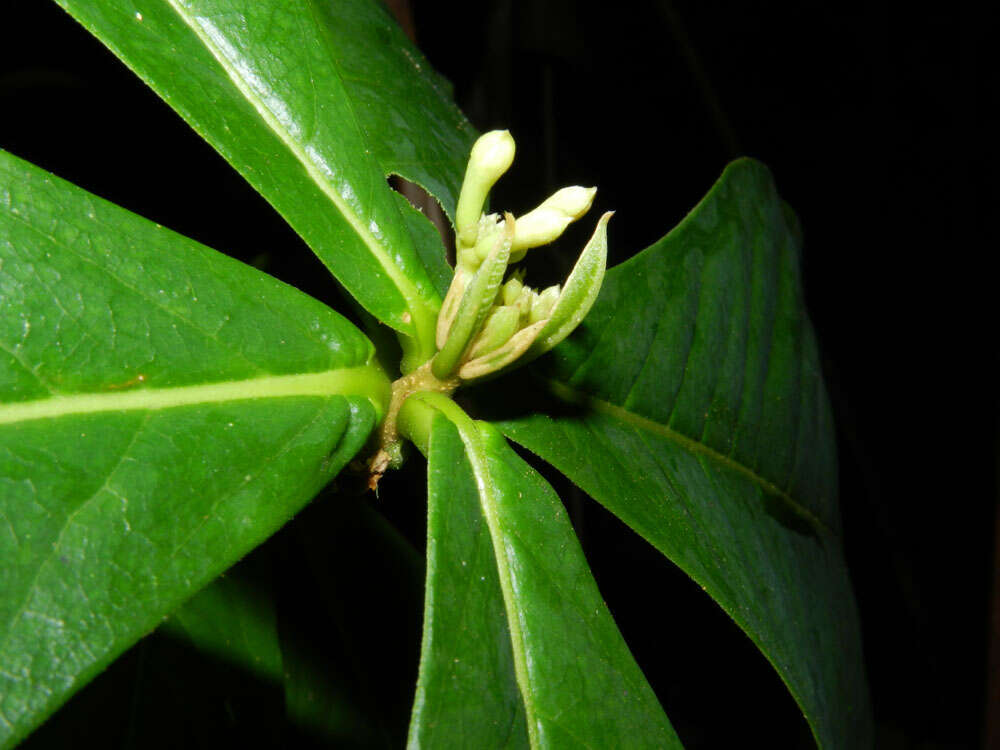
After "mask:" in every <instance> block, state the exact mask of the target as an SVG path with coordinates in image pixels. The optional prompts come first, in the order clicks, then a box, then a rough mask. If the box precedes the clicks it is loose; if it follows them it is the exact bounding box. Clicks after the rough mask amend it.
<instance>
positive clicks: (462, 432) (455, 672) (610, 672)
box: [400, 394, 680, 748]
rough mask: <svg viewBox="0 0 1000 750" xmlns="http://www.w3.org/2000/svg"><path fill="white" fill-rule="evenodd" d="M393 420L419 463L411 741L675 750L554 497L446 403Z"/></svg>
mask: <svg viewBox="0 0 1000 750" xmlns="http://www.w3.org/2000/svg"><path fill="white" fill-rule="evenodd" d="M439 409H440V410H441V411H438V410H439ZM400 420H401V425H402V426H403V429H404V431H408V434H410V435H411V436H414V438H415V439H416V440H417V442H418V443H419V444H421V449H422V450H424V451H425V452H426V453H427V454H428V491H429V517H428V533H427V538H428V542H427V547H428V549H427V586H426V600H425V604H424V608H425V609H424V638H423V646H422V654H421V661H420V677H419V680H418V682H417V695H416V699H415V701H414V707H413V718H412V723H411V725H410V741H409V744H410V746H411V747H447V748H450V747H479V748H492V747H528V746H531V747H594V748H598V747H601V748H603V747H609V748H610V747H630V748H638V747H656V748H664V747H679V746H680V743H679V742H678V740H677V738H676V736H675V735H674V732H673V728H672V727H671V726H670V722H669V721H668V720H667V717H666V715H665V714H664V713H663V709H662V708H660V705H659V703H658V702H657V700H656V696H655V695H654V694H653V691H652V689H651V688H650V687H649V685H648V684H647V682H646V680H645V678H644V677H643V675H642V672H641V671H640V670H639V667H638V666H637V665H636V663H635V661H634V659H633V658H632V655H631V653H630V652H629V650H628V647H627V646H626V645H625V642H624V641H623V640H622V637H621V634H620V633H619V631H618V628H617V627H616V626H615V623H614V621H613V620H612V618H611V615H610V613H609V612H608V610H607V607H606V606H605V604H604V602H603V600H602V599H601V595H600V592H599V591H598V590H597V585H596V583H595V582H594V579H593V578H592V577H591V574H590V570H589V568H588V567H587V563H586V560H585V559H584V557H583V552H582V550H581V549H580V545H579V542H578V541H577V539H576V535H575V534H574V532H573V528H572V526H571V525H570V523H569V518H568V516H567V515H566V512H565V510H564V508H563V506H562V504H561V503H560V502H559V498H558V497H556V495H555V493H554V492H553V491H552V488H551V487H549V485H548V484H547V483H546V482H545V480H543V479H542V478H541V477H540V476H539V475H538V474H537V473H536V472H535V471H534V470H533V469H531V467H529V466H528V465H527V464H526V463H524V461H523V460H521V459H520V458H519V457H518V456H517V454H515V453H514V452H513V451H512V450H511V449H510V447H509V446H508V445H507V443H506V441H505V440H504V438H503V437H502V436H501V435H500V433H499V432H498V431H497V430H496V429H494V428H493V427H491V426H490V425H487V424H485V423H482V422H473V421H472V420H471V419H469V418H468V417H467V416H466V415H465V414H464V413H463V412H462V411H461V410H460V409H459V408H458V407H457V406H456V405H455V404H454V403H453V402H451V401H449V400H447V399H445V398H444V397H441V396H437V395H436V394H431V395H428V394H421V395H418V396H413V397H411V398H410V399H409V400H408V401H407V402H406V403H405V404H404V406H403V411H402V412H401V414H400Z"/></svg>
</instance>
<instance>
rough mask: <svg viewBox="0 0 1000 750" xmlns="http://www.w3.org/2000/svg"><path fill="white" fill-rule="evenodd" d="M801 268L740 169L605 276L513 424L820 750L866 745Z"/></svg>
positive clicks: (765, 190) (793, 229)
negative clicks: (684, 589) (651, 551)
mask: <svg viewBox="0 0 1000 750" xmlns="http://www.w3.org/2000/svg"><path fill="white" fill-rule="evenodd" d="M798 263H799V236H798V228H797V225H796V224H795V220H794V217H793V216H792V215H791V213H790V212H789V211H788V210H787V208H786V206H785V205H784V204H783V203H782V201H781V200H780V198H779V197H778V195H777V193H776V191H775V188H774V185H773V182H772V180H771V176H770V174H769V172H768V171H767V169H766V168H765V167H763V166H762V165H760V164H758V163H756V162H753V161H751V160H742V161H738V162H735V163H733V164H732V165H730V166H729V167H728V168H727V169H726V171H725V173H724V174H723V176H722V178H721V179H720V180H719V182H718V183H717V184H716V185H715V186H714V187H713V188H712V190H711V192H710V193H709V194H708V196H707V197H706V198H705V199H704V200H703V201H702V202H701V203H700V204H699V205H698V206H697V207H696V208H695V209H694V210H693V211H692V212H691V213H690V214H689V215H688V216H687V218H685V219H684V221H683V222H682V223H681V224H680V225H679V226H678V227H677V228H676V229H674V230H673V231H672V232H671V233H670V234H668V235H667V236H666V237H665V238H664V239H662V240H661V241H660V242H658V243H656V244H655V245H654V246H652V247H651V248H649V249H647V250H646V251H644V252H643V253H641V254H639V255H638V256H636V257H635V258H633V259H632V260H630V261H628V262H626V263H624V264H622V265H620V266H618V267H616V268H614V269H612V270H611V271H609V272H608V274H607V278H606V280H605V283H604V288H603V290H602V292H601V295H600V297H599V298H598V301H597V303H596V304H595V306H594V308H593V310H592V311H591V314H590V316H589V317H588V318H587V320H586V321H585V322H584V324H583V325H582V326H581V327H580V328H579V329H578V332H577V333H576V334H575V335H574V336H572V337H570V338H569V339H568V340H567V341H566V342H565V343H564V344H563V345H562V346H560V347H558V348H556V349H555V350H554V352H553V354H552V355H551V356H550V357H549V360H548V363H547V364H548V370H547V371H546V380H545V383H546V386H547V389H548V393H549V395H550V402H549V405H548V407H543V411H547V412H548V413H538V414H532V415H527V416H523V417H520V418H516V419H511V420H508V421H505V422H503V423H502V424H501V427H502V429H503V430H504V431H505V432H506V433H507V434H508V435H509V436H511V437H513V438H514V439H515V440H517V441H518V442H520V443H521V444H522V445H524V446H526V447H527V448H529V449H530V450H532V451H534V452H535V453H537V454H538V455H540V456H542V457H543V458H545V459H546V460H547V461H549V462H551V463H552V464H553V465H555V466H556V467H558V468H559V469H560V470H561V471H563V472H564V473H565V474H566V475H567V476H569V477H570V478H571V479H572V480H573V481H574V482H575V483H577V484H578V485H579V486H580V487H581V488H583V489H584V490H586V491H587V492H588V493H589V494H590V495H591V496H592V497H594V498H595V499H596V500H598V501H599V502H601V503H602V504H603V505H605V506H606V507H607V508H608V509H609V510H611V511H612V512H614V513H615V514H616V515H618V516H619V517H620V518H621V519H622V520H623V521H625V522H626V523H627V524H628V525H629V526H631V527H632V528H633V529H635V530H636V531H637V532H639V533H640V534H641V535H642V536H643V537H645V538H646V539H647V540H649V541H650V542H651V543H652V544H653V545H655V546H656V547H657V548H658V549H659V550H660V551H662V552H663V554H665V555H666V556H667V557H669V558H670V559H671V560H673V561H674V562H675V563H676V564H677V565H679V566H680V567H681V568H682V569H683V570H684V571H686V572H687V573H688V574H689V575H690V576H691V577H692V578H693V579H694V580H695V581H697V582H698V583H699V584H700V585H701V586H702V587H704V588H705V590H706V591H707V592H708V593H709V595H711V596H712V597H713V598H714V599H715V600H716V601H717V602H718V603H719V604H720V605H721V606H722V608H723V609H724V610H725V611H726V612H728V613H729V614H730V615H731V616H732V617H733V619H734V620H735V621H736V622H737V623H738V624H739V625H740V627H742V628H743V629H744V630H745V631H746V632H747V634H748V635H749V636H750V637H751V638H752V639H753V640H754V642H755V643H756V644H757V645H758V646H759V647H760V649H761V651H762V652H763V653H764V655H765V656H766V657H767V658H768V659H769V660H770V661H771V662H772V664H773V665H774V666H775V668H776V669H777V671H778V673H779V674H780V675H781V677H782V679H783V680H784V681H785V683H786V684H787V685H788V687H789V689H790V691H791V692H792V694H793V695H794V696H795V698H796V700H797V701H798V703H799V705H800V706H801V708H802V710H803V712H804V713H805V716H806V718H807V719H808V721H809V723H810V725H811V727H812V730H813V732H814V734H815V737H816V739H817V741H818V742H819V743H820V745H821V746H822V747H829V748H849V749H853V748H862V747H867V746H868V745H870V743H871V724H870V709H869V705H868V696H867V689H866V684H865V676H864V667H863V662H862V653H861V643H860V635H859V628H858V620H857V613H856V609H855V604H854V599H853V596H852V593H851V586H850V581H849V579H848V575H847V570H846V568H845V565H844V557H843V551H842V548H841V542H840V539H839V522H838V510H837V483H836V456H835V446H834V437H833V427H832V422H831V417H830V411H829V406H828V404H827V398H826V392H825V389H824V386H823V380H822V376H821V373H820V364H819V358H818V354H817V350H816V343H815V340H814V338H813V332H812V329H811V327H810V324H809V321H808V319H807V317H806V314H805V310H804V307H803V304H802V291H801V287H800V283H799V269H798ZM544 364H545V361H544V360H542V361H540V362H539V365H544ZM543 369H544V367H543ZM560 404H561V405H560Z"/></svg>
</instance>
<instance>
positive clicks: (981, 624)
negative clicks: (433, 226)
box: [0, 0, 1000, 748]
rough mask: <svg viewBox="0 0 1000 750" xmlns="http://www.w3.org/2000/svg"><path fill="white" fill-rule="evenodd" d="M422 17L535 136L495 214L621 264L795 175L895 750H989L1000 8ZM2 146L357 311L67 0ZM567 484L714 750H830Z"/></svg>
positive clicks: (791, 189) (40, 37) (646, 636)
mask: <svg viewBox="0 0 1000 750" xmlns="http://www.w3.org/2000/svg"><path fill="white" fill-rule="evenodd" d="M410 12H411V14H412V20H413V22H414V29H415V34H416V39H417V43H418V46H420V48H421V49H422V50H423V51H424V53H425V54H426V55H427V56H428V57H429V59H430V61H431V62H432V63H433V65H434V66H435V67H436V68H437V69H438V70H439V71H441V72H442V73H443V74H444V75H445V76H446V77H448V78H449V79H450V80H451V81H452V82H453V83H454V85H455V94H456V99H457V100H458V102H459V104H460V105H461V106H462V107H463V109H464V110H465V111H466V113H467V114H468V115H469V117H470V118H471V120H472V121H473V123H474V124H475V125H476V127H477V128H478V129H480V130H486V129H490V128H494V127H506V128H510V130H511V131H512V133H513V134H514V136H515V138H516V139H517V141H518V160H517V162H516V164H515V167H514V170H513V171H512V172H511V174H510V175H509V177H507V178H505V179H504V181H503V182H502V183H501V187H500V188H499V189H498V192H497V193H496V197H495V204H496V205H503V206H505V207H509V208H511V209H512V210H514V211H515V212H519V211H523V210H525V209H526V208H528V207H529V206H530V205H531V204H533V203H535V202H537V201H538V200H540V199H541V198H542V197H544V196H545V195H546V194H548V193H549V192H550V191H551V190H552V189H554V188H556V187H559V186H562V185H565V184H574V183H579V184H585V185H590V184H596V185H598V186H599V188H600V192H599V194H598V199H597V203H596V206H595V209H596V211H603V210H607V209H614V210H616V211H617V215H616V217H615V220H614V222H613V223H612V229H611V232H610V242H611V246H612V256H613V257H612V261H617V260H621V259H622V258H624V257H628V256H629V255H630V254H632V253H634V252H637V251H638V250H640V249H642V248H643V247H645V246H647V245H649V244H650V243H652V242H653V241H655V240H656V239H658V238H659V237H660V236H662V235H663V234H664V233H665V232H666V231H668V230H669V229H670V228H671V227H672V226H673V225H674V224H675V223H676V222H677V221H678V220H679V219H680V218H681V217H682V216H683V215H684V214H685V213H686V212H687V211H688V210H689V209H690V208H691V207H692V206H693V205H694V204H695V203H696V202H697V200H698V199H699V198H700V197H701V196H702V195H703V194H704V192H705V191H706V190H707V189H708V188H709V187H710V185H711V184H712V182H713V181H714V180H715V178H716V177H717V176H718V175H719V173H720V172H721V170H722V168H723V166H724V165H725V164H726V163H727V162H728V161H729V160H731V159H732V158H734V157H736V156H739V155H750V156H753V157H756V158H758V159H760V160H762V161H764V162H765V163H766V164H768V165H769V166H770V167H771V169H772V171H773V172H774V174H775V178H776V181H777V184H778V187H779V190H780V191H781V193H782V195H783V197H784V198H785V199H786V200H787V201H789V203H790V204H791V205H792V206H793V207H794V208H795V210H796V211H797V212H798V214H799V217H800V218H801V220H802V224H803V227H804V232H805V249H804V258H803V262H804V283H805V287H806V299H807V304H808V308H809V313H810V316H811V317H812V320H813V322H814V324H815V327H816V330H817V334H818V337H819V340H820V345H821V348H822V352H823V357H824V370H825V374H826V377H827V382H828V384H829V388H830V391H831V397H832V401H833V405H834V410H835V415H836V420H837V424H838V440H839V449H840V456H841V504H842V508H843V515H844V521H845V531H844V535H845V545H846V549H847V555H848V561H849V564H850V568H851V574H852V580H853V583H854V586H855V590H856V592H857V595H858V598H859V602H860V608H861V614H862V621H863V630H864V639H865V652H866V659H867V664H868V670H869V677H870V683H871V689H872V695H873V703H874V710H875V716H876V722H877V727H878V746H879V747H888V748H894V747H926V748H952V747H954V748H972V747H983V746H984V744H985V743H986V741H987V740H986V737H985V733H984V727H985V726H986V716H985V712H984V708H985V706H986V704H987V702H986V699H985V695H986V685H987V653H988V641H989V611H990V590H991V586H992V583H993V574H992V572H991V571H992V569H993V567H994V566H993V551H994V550H993V538H994V529H995V508H996V498H997V467H998V461H997V455H998V451H997V448H998V443H997V429H996V428H997V418H996V417H997V395H996V394H997V392H996V383H997V378H996V376H997V346H996V338H997V335H996V319H997V312H996V305H995V299H996V291H995V288H996V282H995V279H996V275H995V272H994V266H995V265H996V261H995V255H996V254H997V252H998V250H1000V247H998V243H997V236H996V232H995V229H994V227H995V224H996V222H995V220H993V216H994V215H995V213H996V204H997V197H998V196H997V190H996V171H995V169H996V140H995V137H996V132H997V120H996V118H995V115H994V114H993V112H992V110H991V108H990V105H993V106H995V104H996V103H995V101H993V98H994V97H993V92H995V90H996V85H997V76H996V70H997V68H996V65H995V62H996V61H995V59H993V58H992V57H990V53H991V50H990V49H989V48H990V46H991V45H992V44H994V43H995V41H994V40H995V36H996V27H995V26H991V24H990V23H989V22H988V19H987V18H986V10H985V4H975V3H951V4H948V5H947V6H945V5H940V6H939V7H936V8H935V9H934V10H933V12H930V11H920V12H916V11H914V9H913V8H912V7H910V8H907V9H905V10H904V9H900V8H897V7H896V5H895V4H890V3H887V2H884V0H878V1H876V2H854V3H851V2H841V3H837V4H830V3H822V2H818V1H817V0H804V1H802V2H791V1H790V0H788V1H785V2H774V3H739V4H728V3H698V2H690V1H687V0H676V1H675V2H670V1H669V0H662V1H661V2H649V3H646V2H626V1H624V0H621V1H619V2H616V3H605V4H602V6H601V7H591V6H590V5H587V4H578V3H573V2H570V0H548V1H547V2H527V1H526V0H522V1H515V0H505V1H500V0H491V1H490V2H484V3H464V4H462V5H458V4H452V3H440V2H434V1H432V0H415V2H414V3H413V5H412V7H411V8H410ZM988 57H989V59H988ZM0 148H4V149H6V150H9V151H11V152H13V153H15V154H17V155H19V156H21V157H23V158H26V159H28V160H30V161H32V162H34V163H36V164H38V165H40V166H42V167H44V168H46V169H49V170H51V171H53V172H55V173H56V174H58V175H59V176H61V177H64V178H66V179H68V180H70V181H72V182H75V183H76V184H78V185H80V186H82V187H85V188H87V189H88V190H91V191H93V192H95V193H97V194H98V195H101V196H102V197H105V198H107V199H109V200H112V201H114V202H117V203H120V204H121V205H123V206H125V207H127V208H129V209H131V210H133V211H136V212H137V213H140V214H142V215H144V216H147V217H149V218H151V219H154V220H156V221H158V222H160V223H163V224H165V225H167V226H169V227H171V228H172V229H175V230H177V231H179V232H181V233H183V234H187V235H189V236H191V237H194V238H195V239H198V240H200V241H201V242H204V243H205V244H207V245H209V246H212V247H215V248H217V249H220V250H223V251H225V252H229V253H231V254H233V255H236V256H237V257H241V258H243V259H252V258H258V257H260V256H261V255H262V254H264V255H265V257H266V258H267V262H268V266H267V270H268V271H269V272H271V273H273V274H275V275H277V276H279V277H280V278H283V279H285V280H287V281H289V282H291V283H293V284H295V285H297V286H299V287H300V288H303V289H305V290H306V291H308V292H309V293H311V294H314V295H315V296H318V297H320V298H321V299H324V300H327V301H331V302H336V301H337V300H338V292H337V290H336V288H335V285H334V283H333V282H332V281H329V280H328V275H327V274H326V272H325V271H324V270H323V269H322V268H321V267H320V266H319V265H318V263H317V262H316V261H315V260H313V259H312V257H311V255H310V253H309V252H308V250H306V249H305V247H304V245H302V243H301V241H300V240H298V238H297V237H296V236H295V235H294V234H292V233H291V231H290V230H289V229H288V228H287V227H285V225H284V224H283V222H282V220H281V219H280V218H279V217H277V215H276V214H275V213H274V212H273V211H272V210H271V209H270V208H269V207H268V206H267V205H266V204H265V203H264V202H263V201H262V200H261V199H260V198H259V197H258V196H257V195H256V194H255V193H254V192H253V190H252V189H250V188H249V187H248V186H247V185H246V184H245V183H244V182H243V180H242V178H240V177H239V176H238V175H237V174H236V173H235V172H234V171H232V170H231V169H230V168H229V167H228V166H227V165H226V164H225V163H224V162H223V161H222V160H221V158H220V157H218V156H217V155H216V154H215V153H214V152H213V151H212V150H211V149H210V148H209V147H208V146H207V145H205V144H204V143H203V142H202V141H200V139H199V138H198V137H197V136H196V135H195V134H194V133H193V132H192V131H190V130H189V129H188V128H187V126H186V125H185V124H184V123H183V122H182V121H181V120H180V119H179V118H178V117H176V116H175V115H173V113H172V112H170V110H169V109H168V108H167V107H166V106H165V105H164V104H163V103H161V102H160V101H159V100H158V99H157V98H156V97H155V95H153V94H152V93H151V92H149V91H148V90H147V89H145V87H144V86H143V85H142V84H141V83H140V82H139V81H138V80H137V79H135V78H134V77H133V76H132V74H131V73H129V72H128V71H127V70H126V69H125V68H124V67H123V66H122V65H120V64H119V63H118V62H117V61H116V60H115V59H114V58H113V57H112V56H111V55H110V53H108V52H107V51H105V50H104V49H103V47H101V45H100V44H99V43H97V42H96V41H95V40H93V39H91V38H90V37H89V36H88V35H87V34H86V33H85V32H84V31H83V30H82V29H81V28H79V27H78V26H77V25H76V24H75V23H74V22H73V21H72V20H71V19H69V18H68V17H67V16H65V14H64V13H63V12H62V11H61V10H59V9H58V8H57V7H56V6H54V5H53V4H49V3H45V2H41V0H7V2H6V3H5V4H4V9H3V10H0ZM581 232H582V233H579V232H578V233H576V234H571V235H570V236H569V237H568V238H567V241H566V242H564V243H562V245H561V247H562V248H563V250H561V251H560V252H562V253H563V254H564V256H565V258H564V260H567V259H568V258H569V255H570V254H571V253H572V252H573V251H574V248H575V247H576V246H577V245H579V244H581V243H582V241H583V240H584V234H585V233H586V229H583V230H581ZM419 463H420V462H419V461H414V462H411V464H414V466H411V467H410V468H409V469H408V470H407V471H408V472H409V473H406V472H404V473H403V475H402V476H397V477H387V479H386V483H385V486H384V488H383V491H382V493H381V496H380V499H379V500H378V501H377V502H378V507H379V509H380V510H381V511H383V512H385V513H386V514H387V515H388V516H389V517H390V518H391V519H392V520H393V521H394V522H395V523H396V524H397V525H398V526H400V528H402V529H403V530H404V532H405V533H407V534H409V535H410V536H411V537H412V538H413V539H414V541H415V542H416V543H418V544H419V542H420V540H419V535H420V531H419V529H420V528H421V524H422V517H421V514H422V512H423V508H422V505H421V504H420V503H421V501H420V498H419V496H420V494H421V493H419V492H417V493H413V492H412V491H410V490H408V483H414V482H415V483H417V485H418V486H419V485H420V484H421V483H422V481H423V480H422V468H421V467H420V466H419V465H418V464H419ZM545 474H546V476H547V477H548V478H549V479H550V480H551V481H553V483H555V484H557V486H558V488H559V489H560V491H561V492H562V493H563V496H564V497H567V498H568V505H569V506H570V510H571V513H572V515H573V518H574V523H575V524H576V525H577V528H578V529H579V531H580V533H581V537H582V539H583V543H584V546H585V550H586V552H587V555H588V558H589V559H590V560H591V562H592V565H593V566H594V571H595V576H596V577H597V579H598V583H599V584H600V586H601V590H602V592H603V593H604V594H605V596H606V598H607V600H608V603H609V606H611V609H612V611H613V613H614V614H615V617H616V619H617V620H618V622H619V624H620V626H621V627H622V630H623V631H624V633H625V635H626V639H627V640H628V641H629V643H630V645H631V646H632V647H633V650H634V652H635V653H636V656H637V658H638V660H639V662H640V664H641V665H642V667H643V669H644V670H645V671H646V673H647V675H648V676H649V678H650V680H651V682H652V683H653V684H654V687H655V688H656V690H657V692H658V694H659V696H660V698H661V700H662V701H663V702H664V705H665V707H666V709H667V711H668V714H669V715H670V716H671V718H672V719H673V720H674V723H675V725H676V726H677V729H678V731H679V733H680V734H681V737H682V739H684V740H685V742H686V743H687V744H688V746H689V747H728V746H732V745H734V744H736V743H739V744H741V745H742V744H751V743H752V742H754V741H758V742H761V743H763V744H764V745H765V746H769V747H797V746H803V747H807V746H809V744H808V742H809V741H808V732H807V730H806V728H805V724H804V722H803V721H802V720H801V718H800V717H798V716H797V715H796V710H795V706H794V704H793V703H792V701H791V699H790V698H788V697H787V695H786V694H785V693H784V691H783V687H782V686H781V684H780V682H779V681H778V680H777V678H776V677H774V675H773V674H771V673H770V671H769V667H768V666H767V664H766V662H765V661H764V660H763V659H762V658H761V657H760V656H759V655H758V654H757V653H756V652H755V651H754V650H753V648H752V647H751V646H750V644H749V641H747V640H746V639H745V638H743V637H742V636H741V635H740V634H739V632H738V631H737V630H736V628H735V627H734V626H732V625H731V624H730V623H729V622H728V620H726V619H725V617H724V616H723V615H722V613H721V611H719V610H718V609H717V608H716V607H715V605H714V604H712V603H711V602H710V601H709V600H708V599H707V598H706V597H704V596H703V594H702V593H701V592H700V591H699V590H698V589H697V588H696V587H695V586H693V585H692V584H690V583H689V582H687V581H686V579H684V578H683V576H681V575H680V574H678V573H677V572H675V571H674V570H673V569H672V567H671V566H670V565H669V564H667V563H665V562H664V561H662V560H661V559H659V557H658V555H656V554H655V553H652V552H651V551H650V550H649V549H648V548H646V547H645V546H644V545H643V544H642V543H640V542H639V541H637V540H636V538H635V537H634V535H632V533H631V532H630V531H628V530H627V529H625V528H624V527H622V526H621V524H619V523H618V522H617V521H616V520H614V519H613V518H612V517H611V516H610V515H608V514H607V513H605V512H604V511H602V510H601V509H600V508H599V507H597V506H596V505H595V504H593V503H591V502H590V501H589V500H586V499H585V498H581V497H579V495H578V494H574V493H573V492H572V491H570V490H569V489H568V488H566V487H565V483H563V482H562V481H561V479H560V478H559V477H558V476H557V475H555V474H554V473H553V472H551V471H548V470H546V471H545ZM411 629H412V628H411ZM413 653H414V654H415V653H416V651H415V649H414V651H413ZM128 658H130V657H126V659H125V660H124V661H125V662H127V661H128ZM131 658H133V659H134V657H131ZM413 668H415V664H414V666H413ZM121 669H125V667H119V670H121ZM404 671H405V670H404ZM410 679H412V674H410V673H409V672H406V673H405V674H403V675H402V676H400V677H399V680H400V681H401V682H402V683H405V682H406V680H410ZM85 692H86V691H85ZM90 692H91V693H93V692H94V689H91V691H90ZM83 699H84V698H83V697H81V698H79V699H75V702H79V701H80V700H83ZM996 708H997V707H996V706H993V709H994V710H996ZM256 739H257V740H261V739H262V738H261V737H257V738H256ZM41 740H43V737H42V736H41V735H39V737H37V738H36V744H42V743H41Z"/></svg>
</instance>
